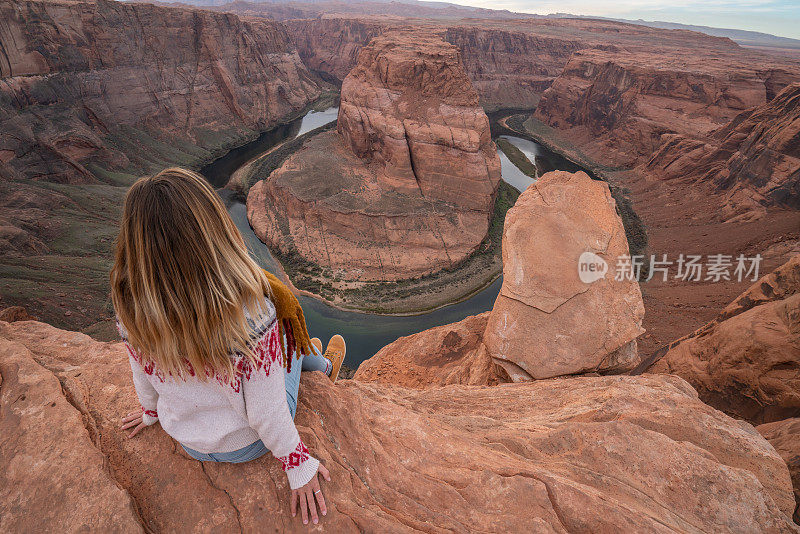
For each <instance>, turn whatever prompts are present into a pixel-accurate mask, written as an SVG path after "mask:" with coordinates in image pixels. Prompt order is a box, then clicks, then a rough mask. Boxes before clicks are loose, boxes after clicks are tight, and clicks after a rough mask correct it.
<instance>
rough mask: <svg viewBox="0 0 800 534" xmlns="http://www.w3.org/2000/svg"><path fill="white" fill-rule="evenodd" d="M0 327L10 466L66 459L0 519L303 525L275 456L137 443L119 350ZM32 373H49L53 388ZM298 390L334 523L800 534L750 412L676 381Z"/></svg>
mask: <svg viewBox="0 0 800 534" xmlns="http://www.w3.org/2000/svg"><path fill="white" fill-rule="evenodd" d="M0 338H2V342H0V347H2V350H0V373H2V376H3V383H2V389H0V391H1V392H2V411H0V414H1V415H0V417H1V419H0V425H2V428H3V436H4V438H5V436H13V438H12V440H11V441H9V440H8V439H4V441H3V443H2V445H0V447H2V449H1V450H2V452H3V454H2V456H0V462H2V469H0V477H8V476H10V475H12V474H13V473H14V471H13V470H10V469H9V466H15V465H16V464H15V462H17V461H19V458H17V455H18V454H20V453H23V452H24V454H25V455H29V456H30V458H31V461H35V460H45V461H46V460H47V459H48V455H52V454H55V455H57V457H58V458H59V459H60V463H58V464H56V465H57V467H58V468H57V469H54V468H53V465H52V464H47V463H44V462H43V463H41V465H42V466H43V467H46V468H47V469H46V470H45V469H42V471H41V473H42V478H39V479H36V480H35V481H31V480H28V481H27V483H26V484H20V485H10V484H3V485H2V486H0V492H8V491H12V492H32V493H35V492H37V491H40V490H41V491H42V492H43V493H44V494H46V495H47V496H48V505H47V506H46V507H45V506H44V505H41V506H37V505H36V503H35V502H34V503H30V502H28V503H25V502H22V501H18V505H17V508H15V509H11V508H9V501H8V500H7V497H6V495H7V493H0V494H2V495H3V500H2V501H0V507H1V508H0V509H2V511H3V514H2V516H0V517H2V519H0V521H8V523H4V524H3V526H4V527H6V526H9V527H11V530H15V527H16V526H17V525H20V524H19V523H16V522H12V521H16V520H17V518H19V517H20V515H19V514H21V513H25V514H26V517H27V518H28V519H29V520H31V521H33V520H36V521H38V526H41V527H42V528H43V529H44V530H52V529H53V528H55V526H56V525H58V528H62V529H63V528H67V529H77V528H79V527H80V526H81V525H83V524H84V523H83V522H82V520H83V518H86V517H92V518H99V519H101V520H104V521H108V522H109V523H110V525H109V528H108V530H112V529H113V528H114V527H116V529H118V530H135V526H136V525H133V526H131V522H130V517H131V514H130V512H129V509H128V508H126V507H124V506H121V505H115V503H118V502H120V501H121V502H122V503H123V504H124V503H125V498H127V496H126V493H127V495H129V496H130V497H129V498H130V499H132V500H133V501H134V502H135V503H136V507H137V508H138V510H139V512H140V514H141V520H142V524H143V525H145V526H146V527H147V529H148V530H153V531H172V530H182V531H198V530H202V531H206V530H217V531H221V532H228V531H231V532H236V531H239V530H240V529H244V530H264V529H265V528H267V529H273V528H276V529H279V530H282V531H286V532H295V531H296V532H306V531H307V529H308V527H306V526H304V525H302V523H301V521H300V520H299V518H295V519H294V520H292V519H291V516H290V514H289V510H288V502H289V498H288V497H289V490H288V487H287V484H286V480H285V475H284V474H283V473H282V472H281V469H280V467H279V465H278V462H277V461H275V460H274V459H272V458H271V457H269V455H267V456H265V457H263V458H261V459H259V460H256V461H253V462H249V463H246V464H239V465H233V464H208V465H203V464H201V463H200V462H197V461H194V460H191V459H189V458H188V457H187V456H185V455H184V454H183V453H182V452H181V449H180V447H179V446H178V445H177V444H176V443H175V442H174V441H172V440H171V439H170V438H169V437H168V436H167V435H166V434H164V432H163V431H162V430H161V429H160V427H159V426H158V425H156V426H155V427H152V428H148V429H146V431H144V432H142V433H141V434H140V435H139V436H138V437H137V438H135V439H132V440H128V439H126V438H125V435H124V433H123V431H121V430H120V429H119V428H118V426H119V417H120V415H121V414H123V413H125V412H127V411H128V410H130V409H133V408H134V407H135V405H136V401H135V395H134V393H133V390H132V386H131V385H130V378H129V372H130V370H129V366H128V363H127V356H126V354H125V350H124V348H123V346H122V345H121V344H113V343H99V342H96V341H93V340H92V339H90V338H89V337H87V336H85V335H82V334H77V333H73V332H65V331H61V330H57V329H55V328H53V327H50V326H48V325H44V324H41V323H34V322H28V323H13V324H7V323H0ZM23 365H24V366H25V368H24V369H23V368H22V366H23ZM29 369H36V371H35V373H34V372H33V371H31V370H29ZM32 376H40V377H41V378H40V379H38V380H42V381H45V382H47V383H49V384H51V385H52V387H51V388H50V389H49V390H48V393H47V394H46V395H43V394H42V392H43V391H44V389H43V388H42V387H41V386H40V385H39V382H36V383H31V382H30V379H31V377H32ZM59 380H60V381H61V384H62V386H61V389H63V391H64V392H65V393H66V395H68V396H69V398H70V399H71V405H70V403H67V402H66V400H65V399H64V397H61V396H60V395H59V391H60V389H59V384H58V382H59ZM300 391H301V392H300V405H299V409H298V414H297V424H298V428H299V430H300V433H301V435H302V436H303V440H304V441H305V443H306V444H308V446H309V449H310V450H311V451H312V452H313V453H314V454H315V455H316V456H318V457H319V458H320V460H321V461H322V462H323V463H324V464H325V465H326V466H327V467H328V468H329V469H330V471H331V475H332V482H331V483H330V484H326V485H325V486H324V487H325V497H326V501H327V503H328V508H329V513H328V516H327V517H325V518H324V519H322V521H321V525H320V527H319V528H320V529H321V530H323V531H329V532H337V533H339V532H410V531H412V530H418V531H419V530H422V531H433V530H436V531H438V530H452V531H472V530H480V531H483V532H534V531H543V530H548V531H556V532H561V531H569V532H597V531H604V530H608V531H661V530H691V529H697V530H701V531H708V532H719V531H738V532H753V531H759V532H792V531H794V530H795V527H793V526H792V524H791V520H790V518H789V517H790V514H791V513H792V511H793V510H794V498H793V495H792V489H791V480H790V478H789V472H788V470H787V468H786V465H785V464H784V462H783V460H782V459H781V458H780V457H779V456H778V455H777V453H776V452H775V450H774V449H773V448H772V447H771V446H770V445H769V444H768V443H767V442H766V440H764V439H763V438H762V437H761V436H760V435H759V434H758V432H756V431H755V429H753V428H752V427H751V426H750V425H749V424H747V423H744V422H741V421H735V420H733V419H731V418H729V417H728V416H725V415H724V414H722V413H720V412H718V411H716V410H714V409H713V408H711V407H709V406H706V405H704V404H703V403H701V402H700V401H699V400H698V399H697V396H696V393H695V392H694V391H693V390H692V389H691V387H689V386H688V385H687V384H686V383H685V382H684V381H683V380H681V379H680V378H677V377H670V376H646V377H597V378H569V379H555V380H547V381H539V382H532V383H525V384H506V385H501V386H494V387H474V386H471V387H465V386H447V387H443V388H432V389H428V390H423V391H416V390H410V389H405V388H401V387H393V386H388V385H378V384H364V383H360V382H357V381H353V380H351V381H343V382H341V383H339V384H337V385H336V386H332V385H331V384H330V382H329V381H328V380H327V379H326V378H324V377H322V376H321V375H317V374H310V375H306V376H304V377H303V380H302V384H301V390H300ZM21 394H25V395H26V400H25V401H20V395H21ZM40 395H42V396H40ZM20 402H24V403H26V404H24V405H23V404H20ZM52 402H56V403H57V406H60V407H61V408H57V409H51V408H50V407H49V406H50V404H51V403H52ZM23 406H24V407H25V409H24V410H22V409H20V408H22V407H23ZM12 410H13V412H12ZM48 410H52V411H48ZM11 413H15V414H16V415H15V416H13V417H12V416H10V415H9V414H11ZM39 414H41V415H39ZM42 424H45V425H47V426H49V427H50V428H49V430H48V429H45V430H48V431H41V432H38V431H37V432H36V444H32V445H31V446H26V447H24V448H21V449H16V448H15V447H16V445H15V444H16V443H17V439H18V438H17V436H22V435H25V432H28V431H29V430H31V429H32V430H34V431H35V429H36V428H37V427H36V426H35V425H42ZM54 428H58V429H59V430H58V431H57V432H56V431H55V430H54ZM87 428H88V429H90V431H89V432H87V430H86V429H87ZM92 436H94V438H92ZM67 438H69V439H71V440H72V441H71V442H69V443H70V444H71V445H72V448H66V449H65V447H64V441H63V440H65V439H67ZM73 441H74V443H73ZM498 444H501V445H500V446H499V445H498ZM76 451H80V455H76V457H75V458H74V460H70V456H69V455H70V454H72V453H73V452H76ZM77 456H80V457H77ZM103 456H105V461H106V465H107V466H108V475H106V474H104V473H98V474H97V475H94V474H92V472H91V471H88V470H87V466H91V465H92V464H91V461H89V460H87V458H89V459H91V458H102V457H103ZM634 459H635V461H633V460H634ZM95 464H96V465H99V461H97V462H95ZM76 467H77V468H79V469H81V471H83V472H82V473H81V474H79V475H75V476H77V477H78V478H77V481H78V482H80V483H85V484H93V485H98V484H100V485H101V487H102V484H105V487H106V488H107V487H108V486H109V484H108V483H106V482H105V481H109V480H110V477H113V479H114V480H115V481H116V483H118V484H119V486H120V487H121V488H123V489H124V490H125V491H124V492H123V491H121V490H119V489H118V488H117V487H116V486H114V487H113V488H112V489H113V490H114V491H109V490H107V489H106V490H104V491H100V490H96V489H95V490H93V491H89V490H87V491H79V492H74V493H67V494H66V495H65V496H64V498H63V499H53V498H52V493H51V490H50V488H52V487H53V486H54V485H56V484H60V483H61V482H62V481H60V480H59V477H62V476H64V475H65V473H69V472H73V473H74V472H75V470H76V469H75V468H76ZM70 470H71V471H70ZM98 480H99V481H100V482H98ZM120 495H121V498H120V497H119V496H120ZM128 502H129V501H128ZM98 504H100V505H104V506H106V509H105V510H103V511H102V512H100V511H98V510H96V508H95V507H96V506H97V505H98ZM29 506H32V507H33V508H29ZM114 506H117V508H114ZM11 510H13V514H12V513H9V512H10V511H11ZM67 510H71V511H72V512H71V513H67ZM32 512H35V513H32ZM111 512H114V513H113V514H112V513H111ZM92 514H96V515H92ZM76 518H77V519H76ZM21 526H23V527H24V526H25V525H24V524H22V525H21ZM4 530H5V529H4Z"/></svg>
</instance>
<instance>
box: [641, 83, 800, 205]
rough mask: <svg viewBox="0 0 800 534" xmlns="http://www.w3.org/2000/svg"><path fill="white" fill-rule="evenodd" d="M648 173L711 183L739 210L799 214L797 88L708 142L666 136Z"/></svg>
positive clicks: (788, 89) (737, 119) (741, 117)
mask: <svg viewBox="0 0 800 534" xmlns="http://www.w3.org/2000/svg"><path fill="white" fill-rule="evenodd" d="M646 169H647V172H650V173H653V174H655V175H657V176H659V177H661V178H665V179H677V180H681V181H685V182H692V181H703V182H710V183H712V184H713V185H714V186H715V187H717V188H718V189H721V190H725V191H729V192H730V196H731V198H732V202H735V203H738V204H742V203H749V204H751V205H752V204H756V205H758V204H766V205H773V204H782V205H785V206H788V207H791V208H795V209H800V82H798V83H794V84H791V85H789V86H787V87H786V88H785V89H783V91H781V92H780V93H779V94H778V95H776V96H775V97H774V98H773V99H772V100H770V101H768V102H767V103H766V104H761V105H759V106H756V107H753V108H750V109H748V110H746V111H743V112H742V113H740V114H738V115H737V116H736V117H734V118H733V120H731V121H730V122H729V123H728V124H726V125H725V126H724V127H722V128H720V129H719V130H717V131H715V132H714V134H713V135H711V136H708V137H704V138H702V139H694V138H691V137H686V136H682V135H680V134H673V135H665V136H664V137H663V144H662V145H661V147H660V148H659V149H658V151H657V152H656V153H655V154H654V155H653V157H652V158H651V159H650V161H648V162H647V166H646ZM729 209H731V211H733V212H735V211H736V210H737V206H729Z"/></svg>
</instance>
